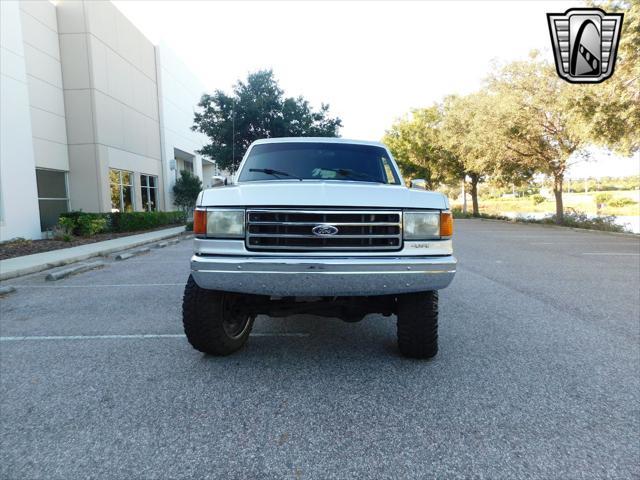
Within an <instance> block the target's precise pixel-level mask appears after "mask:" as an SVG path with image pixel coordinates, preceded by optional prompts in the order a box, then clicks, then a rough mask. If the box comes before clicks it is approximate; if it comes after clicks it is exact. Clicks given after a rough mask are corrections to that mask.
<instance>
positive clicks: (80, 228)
mask: <svg viewBox="0 0 640 480" xmlns="http://www.w3.org/2000/svg"><path fill="white" fill-rule="evenodd" d="M106 227H107V219H106V218H103V217H91V216H89V215H80V216H79V217H78V219H77V228H76V230H77V232H78V234H79V235H81V236H83V237H92V236H94V235H96V234H98V233H102V232H103V231H104V229H105V228H106Z"/></svg>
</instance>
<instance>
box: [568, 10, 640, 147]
mask: <svg viewBox="0 0 640 480" xmlns="http://www.w3.org/2000/svg"><path fill="white" fill-rule="evenodd" d="M590 3H591V4H592V5H594V6H596V7H600V8H602V9H603V10H605V11H607V12H623V13H624V20H623V22H622V31H621V32H620V41H619V42H620V43H619V45H618V54H617V59H616V64H615V71H614V73H613V76H612V77H611V78H609V79H608V80H606V81H604V82H603V83H600V84H596V85H581V86H580V87H581V88H579V89H578V88H576V89H575V91H574V100H573V105H572V107H573V108H574V112H575V113H576V114H577V115H579V120H582V121H583V122H584V125H583V128H584V129H585V132H586V134H587V135H589V137H590V138H591V140H592V142H593V143H595V144H598V145H603V146H606V147H608V148H611V149H613V150H614V151H616V152H618V153H620V154H622V155H631V154H633V153H634V152H636V151H638V150H639V149H640V133H638V132H640V2H639V1H638V0H631V1H629V2H626V1H611V0H607V1H604V2H603V1H593V2H590Z"/></svg>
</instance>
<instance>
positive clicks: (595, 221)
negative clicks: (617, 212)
mask: <svg viewBox="0 0 640 480" xmlns="http://www.w3.org/2000/svg"><path fill="white" fill-rule="evenodd" d="M555 221H556V216H555V215H552V216H550V217H547V218H545V219H544V223H554V224H555ZM562 225H564V226H565V227H573V228H587V229H590V230H602V231H605V232H625V231H626V229H625V228H624V227H623V226H622V225H618V224H617V223H616V217H615V216H613V215H609V216H602V217H589V216H588V215H587V214H586V213H583V212H576V211H566V212H564V221H563V223H562Z"/></svg>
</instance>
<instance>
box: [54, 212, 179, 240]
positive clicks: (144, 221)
mask: <svg viewBox="0 0 640 480" xmlns="http://www.w3.org/2000/svg"><path fill="white" fill-rule="evenodd" d="M185 221H186V214H185V212H113V213H86V212H68V213H63V214H61V215H60V218H59V219H58V225H59V226H60V228H62V229H64V231H65V232H67V233H68V234H69V235H82V236H92V235H96V234H97V233H102V232H108V233H121V232H136V231H140V230H149V229H153V228H158V227H163V226H165V225H179V224H184V223H185Z"/></svg>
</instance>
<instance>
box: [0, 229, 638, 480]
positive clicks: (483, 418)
mask: <svg viewBox="0 0 640 480" xmlns="http://www.w3.org/2000/svg"><path fill="white" fill-rule="evenodd" d="M456 226H457V234H456V240H455V250H456V255H457V256H458V258H459V261H460V265H459V269H458V273H457V277H456V279H455V280H454V282H453V284H452V285H451V287H450V288H448V289H447V290H444V291H442V292H441V297H440V307H441V318H440V353H439V354H438V356H437V357H436V358H435V359H434V360H431V361H416V360H409V359H405V358H402V357H400V356H399V354H398V352H397V351H396V346H395V319H394V318H385V317H381V316H375V315H371V316H368V317H367V318H366V319H365V320H364V321H363V322H361V323H357V324H349V323H344V322H342V321H340V320H337V319H325V318H320V317H311V316H296V317H291V318H287V319H271V318H267V317H260V318H259V319H258V320H257V321H256V325H255V328H254V334H253V336H252V337H251V338H250V340H249V343H248V344H247V346H246V348H245V349H244V350H242V351H240V352H239V353H237V354H235V355H233V356H230V357H226V358H216V357H211V356H206V355H202V354H201V353H199V352H197V351H195V350H193V349H192V348H191V347H190V346H189V345H188V343H187V341H186V339H185V338H184V337H183V335H182V330H181V328H182V327H181V316H180V307H181V305H180V304H181V296H182V289H183V286H184V283H185V281H186V279H187V276H188V274H189V266H188V259H189V256H190V242H189V241H188V240H184V241H181V242H180V243H179V244H177V245H174V246H170V247H167V248H164V249H158V250H152V252H151V253H149V254H146V255H143V256H139V257H135V258H133V259H130V260H127V261H123V262H108V263H107V265H106V267H105V268H103V269H100V270H95V271H90V272H87V273H83V274H80V275H76V276H73V277H70V278H68V279H66V280H61V281H58V282H45V281H44V276H45V273H46V272H43V273H41V274H36V275H33V276H30V277H22V278H20V279H15V280H13V281H7V282H4V283H3V285H13V286H16V287H17V291H16V292H15V293H12V294H10V295H8V296H6V297H5V298H3V299H2V300H0V308H1V318H0V340H1V341H0V415H1V425H0V440H1V442H2V443H1V445H0V478H3V479H5V478H6V479H21V478H29V479H32V478H47V479H75V478H78V479H86V478H123V479H125V478H126V479H131V478H154V479H155V478H205V477H206V478H224V479H234V478H237V479H246V478H259V479H262V478H293V479H298V478H319V479H328V478H345V479H347V478H348V479H351V478H469V477H474V478H491V479H496V478H508V479H513V478H541V479H543V478H544V479H547V478H563V479H570V478H598V479H600V478H638V476H640V460H639V459H640V443H639V440H638V438H640V437H639V435H640V410H639V406H640V401H639V400H640V293H639V292H640V241H639V240H638V239H636V238H629V237H623V236H615V235H607V234H598V233H590V232H575V231H571V230H567V229H556V228H546V227H542V226H534V225H516V224H506V223H499V222H489V221H477V220H461V221H458V222H457V224H456Z"/></svg>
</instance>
